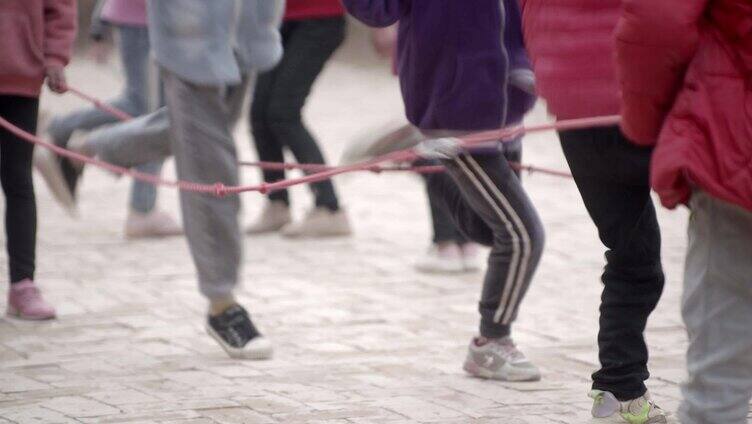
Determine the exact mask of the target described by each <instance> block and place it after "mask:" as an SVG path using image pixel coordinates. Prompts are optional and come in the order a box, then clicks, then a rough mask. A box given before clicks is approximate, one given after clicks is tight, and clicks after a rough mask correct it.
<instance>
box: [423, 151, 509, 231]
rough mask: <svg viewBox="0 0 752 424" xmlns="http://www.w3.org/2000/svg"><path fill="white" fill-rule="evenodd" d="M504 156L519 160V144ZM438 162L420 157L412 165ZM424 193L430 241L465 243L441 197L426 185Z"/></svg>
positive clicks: (426, 164) (436, 163) (427, 164)
mask: <svg viewBox="0 0 752 424" xmlns="http://www.w3.org/2000/svg"><path fill="white" fill-rule="evenodd" d="M507 145H511V143H507ZM504 157H505V158H506V159H507V161H509V162H515V163H519V162H520V160H522V146H521V144H520V143H516V144H515V146H514V147H513V148H511V149H509V150H505V151H504ZM438 164H439V162H438V161H430V160H424V159H421V160H417V161H415V163H414V166H430V165H438ZM514 173H515V174H517V177H518V178H520V177H521V175H520V173H519V172H518V171H516V170H515V171H514ZM426 193H427V194H428V206H429V210H430V212H431V228H432V230H433V238H432V240H431V241H432V243H433V244H439V243H447V242H451V243H455V244H458V245H460V246H461V245H463V244H467V243H468V242H469V240H468V239H467V237H465V235H464V234H462V231H460V230H459V229H458V228H457V226H456V225H454V221H452V216H451V215H450V214H449V212H447V211H445V210H444V207H442V202H441V199H437V198H436V196H435V195H433V194H431V191H430V190H428V187H426Z"/></svg>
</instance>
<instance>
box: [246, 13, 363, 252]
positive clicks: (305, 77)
mask: <svg viewBox="0 0 752 424" xmlns="http://www.w3.org/2000/svg"><path fill="white" fill-rule="evenodd" d="M344 15H345V10H344V8H343V7H342V4H341V3H340V1H339V0H288V1H287V8H286V11H285V18H284V22H283V23H282V28H281V30H280V32H281V34H282V43H283V45H284V50H285V52H284V56H283V57H282V61H281V62H280V63H279V65H277V67H275V68H274V69H272V70H271V71H269V72H265V73H262V74H261V75H259V77H258V80H257V81H256V89H255V91H254V94H253V104H252V106H251V127H252V129H253V140H254V144H255V146H256V151H257V152H258V157H259V160H261V161H265V162H284V154H283V152H284V149H285V148H288V149H289V150H290V151H291V152H292V154H293V155H294V156H295V159H296V160H297V161H298V162H299V163H316V164H324V163H325V161H324V155H323V154H322V153H321V149H320V148H319V146H318V144H317V143H316V140H315V139H314V138H313V136H312V135H311V133H310V132H309V131H308V129H307V128H306V126H305V124H304V123H303V116H302V111H303V106H304V105H305V103H306V99H307V98H308V95H309V94H310V92H311V88H312V86H313V84H314V83H315V82H316V79H317V78H318V76H319V74H321V71H322V70H323V69H324V66H325V65H326V63H327V62H328V61H329V59H330V58H331V57H332V55H333V54H334V52H335V51H336V50H337V48H338V47H339V46H340V45H341V44H342V42H343V41H344V39H345V16H344ZM263 178H264V181H265V182H267V183H273V182H275V181H279V180H282V179H284V178H285V171H284V170H264V171H263ZM310 188H311V190H312V191H313V196H314V198H315V206H314V208H313V209H311V211H310V212H309V213H308V215H307V216H306V217H305V218H304V219H303V220H302V221H300V222H296V223H293V222H292V218H291V215H290V197H289V194H288V192H287V190H279V191H275V192H274V193H270V194H269V195H268V196H267V197H268V199H269V202H268V203H267V205H266V206H265V208H264V210H263V211H262V212H261V216H260V217H259V219H258V221H257V222H255V223H254V224H253V225H251V227H250V228H248V233H250V234H263V233H269V232H275V231H279V230H281V233H282V235H284V236H286V237H333V236H347V235H350V234H351V233H352V231H351V229H350V222H349V220H348V218H347V214H346V213H345V211H344V210H343V209H342V208H340V204H339V199H338V198H337V194H336V192H335V190H334V184H333V183H332V181H331V180H327V181H321V182H318V183H315V184H311V185H310Z"/></svg>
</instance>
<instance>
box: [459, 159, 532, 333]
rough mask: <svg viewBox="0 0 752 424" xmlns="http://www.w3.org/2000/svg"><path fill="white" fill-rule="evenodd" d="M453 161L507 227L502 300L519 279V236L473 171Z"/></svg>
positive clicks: (498, 313) (501, 305) (498, 315)
mask: <svg viewBox="0 0 752 424" xmlns="http://www.w3.org/2000/svg"><path fill="white" fill-rule="evenodd" d="M464 156H467V155H464ZM455 161H456V162H457V164H458V165H459V166H460V168H462V171H463V172H464V173H465V174H467V176H468V178H469V179H470V181H471V182H472V183H473V184H474V185H475V187H476V188H477V189H478V191H479V192H480V193H481V195H483V197H484V198H485V199H486V200H487V201H488V203H489V204H490V205H491V207H492V208H493V210H494V211H495V212H496V214H497V215H498V216H499V218H500V219H501V220H502V222H504V226H505V227H506V228H507V231H508V232H509V234H510V235H511V237H512V260H511V262H510V264H509V271H508V272H507V281H506V283H505V284H504V290H503V291H502V294H501V300H502V301H503V300H504V299H507V298H508V297H509V295H510V293H511V292H512V286H513V285H514V283H515V281H519V278H517V272H518V269H519V267H518V264H519V261H520V244H521V243H520V238H519V236H518V235H517V232H516V231H515V229H514V226H513V225H512V223H511V222H510V221H509V219H508V218H507V216H506V215H504V212H502V210H501V208H500V207H499V206H500V205H498V204H496V203H495V202H494V200H493V198H492V197H491V195H490V193H489V192H488V190H486V189H485V188H484V187H483V184H482V183H481V182H480V181H479V180H478V177H476V176H475V174H473V172H472V171H471V170H470V169H469V168H468V167H467V165H465V164H464V163H462V160H461V159H460V158H459V157H458V158H457V159H456V160H455ZM504 303H505V302H500V303H499V307H498V308H497V309H496V313H495V314H494V322H499V319H500V318H501V315H502V312H503V308H504Z"/></svg>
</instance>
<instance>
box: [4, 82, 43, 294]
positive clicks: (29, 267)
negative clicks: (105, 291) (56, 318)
mask: <svg viewBox="0 0 752 424" xmlns="http://www.w3.org/2000/svg"><path fill="white" fill-rule="evenodd" d="M38 111H39V99H37V98H32V97H21V96H6V95H0V116H2V117H3V118H5V119H6V120H7V121H9V122H10V123H12V124H14V125H15V126H17V127H19V128H21V129H23V130H25V131H27V132H29V133H32V134H34V133H36V131H37V113H38ZM33 153H34V145H33V144H31V143H28V142H26V141H24V140H21V139H20V138H18V137H16V136H14V135H12V134H11V133H9V132H8V131H7V130H5V129H3V128H0V181H2V185H3V193H5V234H6V239H7V249H8V262H9V264H8V265H9V266H8V268H9V271H10V281H11V283H18V282H21V281H23V280H25V279H32V280H33V279H34V267H35V260H36V244H37V205H36V199H35V198H34V182H33V180H32V177H31V164H32V158H33Z"/></svg>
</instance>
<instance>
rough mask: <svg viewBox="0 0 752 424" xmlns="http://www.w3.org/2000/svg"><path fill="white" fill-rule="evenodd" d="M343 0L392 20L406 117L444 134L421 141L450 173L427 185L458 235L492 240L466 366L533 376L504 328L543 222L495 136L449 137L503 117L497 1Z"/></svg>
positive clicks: (479, 373) (482, 372) (491, 374)
mask: <svg viewBox="0 0 752 424" xmlns="http://www.w3.org/2000/svg"><path fill="white" fill-rule="evenodd" d="M344 4H345V7H347V9H348V11H349V12H350V13H351V14H352V15H353V16H355V17H356V18H357V19H359V20H361V21H363V22H364V23H366V24H367V25H370V26H375V27H386V26H389V25H392V24H394V23H396V22H398V21H399V24H400V28H399V37H398V63H399V76H400V82H401V87H402V94H403V97H404V102H405V109H406V112H407V118H408V120H409V121H410V122H411V123H412V124H413V125H415V126H416V127H418V128H419V129H420V130H421V132H422V133H423V134H424V135H425V136H427V137H444V138H440V139H436V140H429V141H427V142H424V143H422V144H421V145H420V146H419V148H418V150H420V151H421V152H422V155H423V156H424V157H426V158H429V159H439V160H441V162H442V163H443V164H444V165H445V166H446V168H447V172H448V174H447V175H448V176H449V177H451V178H449V177H447V176H446V175H435V176H434V177H432V178H429V181H428V187H429V190H430V191H431V192H432V195H433V196H434V197H435V198H436V199H440V200H441V202H442V204H443V207H444V208H445V209H446V210H447V211H448V212H449V213H450V214H451V216H452V217H453V219H454V221H455V223H456V225H457V226H458V227H459V228H460V230H461V231H462V232H463V233H464V234H465V235H467V236H468V237H469V238H470V239H471V240H473V241H475V242H477V243H481V244H484V245H487V246H490V247H491V253H490V256H489V259H488V269H487V271H486V275H485V279H484V284H483V290H482V294H481V300H480V305H479V309H480V314H481V322H480V334H479V335H478V336H477V337H474V338H473V340H472V341H471V343H470V346H469V351H468V355H467V359H466V361H465V365H464V369H465V370H466V371H467V372H468V373H470V374H471V375H473V376H476V377H481V378H491V379H498V380H508V381H532V380H538V379H540V371H539V370H538V368H537V367H536V366H535V365H533V364H532V363H531V362H530V361H529V360H528V359H527V358H526V357H525V355H524V354H523V353H522V352H520V351H519V350H518V349H517V347H516V346H515V344H514V342H513V341H512V338H511V330H512V328H511V327H512V323H513V322H514V320H515V318H516V316H517V311H518V309H519V306H520V303H521V302H522V299H523V298H524V295H525V292H526V291H527V288H528V286H529V284H530V282H531V280H532V278H533V274H534V273H535V270H536V268H537V266H538V262H539V260H540V257H541V254H542V251H543V244H544V231H543V225H542V224H541V221H540V218H539V217H538V213H537V212H536V210H535V207H534V206H533V204H532V202H531V201H530V199H529V198H528V196H527V194H526V193H525V190H524V189H523V188H522V184H521V183H520V180H519V179H518V178H517V176H516V175H515V173H514V171H513V170H512V168H511V167H510V166H509V164H508V163H507V161H506V160H505V158H504V155H503V153H502V150H501V149H500V147H499V144H498V143H493V145H492V146H486V147H484V148H483V149H482V150H474V151H464V150H462V149H460V148H458V143H457V140H456V139H454V138H451V137H456V136H460V135H462V134H466V133H469V132H474V131H482V130H489V129H495V128H499V127H502V126H504V125H505V124H506V123H507V119H508V111H507V109H508V107H507V104H508V100H509V99H508V94H507V88H508V80H509V77H510V72H509V70H510V62H511V60H510V57H512V56H513V55H514V52H507V49H505V48H504V45H503V39H504V37H503V34H504V27H505V7H504V5H503V2H500V1H499V0H473V1H471V2H459V1H456V0H344ZM521 47H522V46H521V45H520V48H521ZM447 137H449V138H447Z"/></svg>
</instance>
